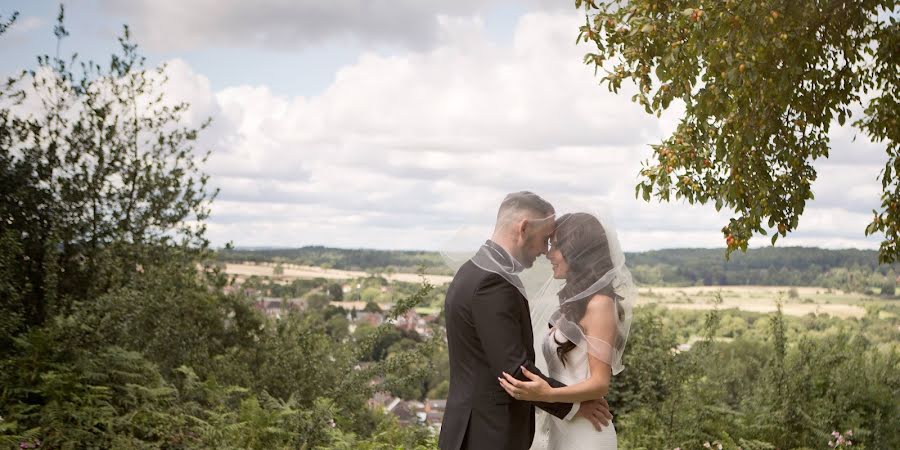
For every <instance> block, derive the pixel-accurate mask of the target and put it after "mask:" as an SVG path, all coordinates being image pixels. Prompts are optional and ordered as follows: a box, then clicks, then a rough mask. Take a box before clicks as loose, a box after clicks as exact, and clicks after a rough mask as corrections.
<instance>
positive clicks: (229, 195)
mask: <svg viewBox="0 0 900 450" xmlns="http://www.w3.org/2000/svg"><path fill="white" fill-rule="evenodd" d="M65 6H66V26H67V29H68V31H69V33H70V36H69V37H68V38H66V39H65V40H64V41H63V42H62V44H61V48H60V51H61V54H69V53H71V52H77V53H78V54H79V57H80V58H81V59H94V60H95V61H106V60H108V58H109V54H110V53H111V52H112V51H113V50H114V49H115V48H116V46H117V42H116V38H117V37H118V36H119V35H120V33H121V30H122V26H123V25H124V24H127V25H128V26H129V28H130V29H131V31H132V34H133V35H134V37H135V40H136V42H137V43H138V44H139V45H140V50H141V52H142V53H143V54H144V55H145V56H146V57H147V64H148V66H150V67H155V66H158V65H161V64H165V65H166V72H167V74H168V76H169V83H168V85H167V87H166V94H167V95H169V96H171V98H173V99H178V100H183V101H187V102H189V103H190V104H191V105H192V109H191V111H190V113H189V114H188V115H187V116H186V117H185V120H186V121H187V122H188V123H190V124H194V125H196V124H199V123H201V122H202V121H203V120H204V119H205V118H207V117H211V118H212V119H213V122H212V126H211V127H210V128H209V129H207V130H206V131H205V132H204V134H202V135H201V139H200V147H201V148H202V150H204V151H205V150H209V151H211V156H210V158H209V160H208V162H207V164H206V165H205V166H204V170H205V171H206V172H207V173H209V174H210V175H211V181H210V182H211V184H212V186H214V187H217V188H219V189H220V192H219V195H218V197H217V198H216V200H215V201H214V203H213V205H212V215H211V217H210V218H209V220H208V231H207V237H208V238H209V239H210V241H211V243H212V245H213V246H214V247H219V246H223V245H225V243H227V242H231V243H233V244H234V245H236V246H239V247H261V246H267V247H299V246H305V245H325V246H332V247H343V248H377V249H423V250H436V249H441V248H442V247H443V246H444V245H446V243H447V242H448V241H453V240H454V239H455V236H460V230H462V229H466V230H469V229H476V230H484V231H483V233H485V234H486V233H488V231H489V230H490V227H491V225H492V222H493V219H494V217H495V215H496V210H497V206H498V205H499V203H500V201H501V200H502V199H503V197H504V196H505V194H507V193H509V192H514V191H520V190H531V191H534V192H536V193H538V194H540V195H542V196H543V197H545V198H546V199H548V200H549V201H551V202H552V203H554V204H557V205H572V206H571V207H573V208H576V207H577V208H579V209H587V210H591V211H603V212H604V213H606V214H608V215H610V216H611V217H612V219H613V222H614V223H615V226H616V229H617V230H618V235H619V238H620V240H621V243H622V247H623V249H624V250H625V251H645V250H652V249H661V248H682V247H705V248H712V247H722V246H723V245H724V240H723V237H722V234H721V231H720V230H721V228H722V227H723V226H724V225H726V224H727V223H728V219H729V217H730V215H729V212H728V211H725V210H723V211H719V212H717V211H716V210H715V209H714V208H713V207H712V206H711V205H709V206H702V205H689V204H687V203H684V202H679V201H673V202H671V203H662V204H661V203H658V202H656V201H655V200H654V201H653V202H650V203H647V202H644V201H642V200H638V199H636V198H635V195H634V186H635V185H636V184H637V182H638V172H639V171H640V169H641V163H642V162H643V161H646V160H647V159H648V158H649V157H650V156H651V155H652V152H651V149H650V145H651V144H655V143H657V142H659V141H660V140H662V139H663V138H665V137H666V136H668V135H669V134H670V133H671V132H672V131H673V130H674V127H675V124H676V123H677V120H678V118H679V116H680V113H681V111H679V108H678V107H677V106H674V107H673V108H672V110H670V111H667V112H666V114H664V115H663V116H662V117H660V118H657V117H656V116H652V115H648V114H646V113H645V112H644V110H643V109H642V108H641V107H639V106H638V105H637V104H635V103H632V102H631V101H630V98H631V94H632V93H633V91H634V89H633V87H632V86H628V85H626V86H625V88H624V89H623V90H622V91H620V93H619V94H613V93H611V92H609V91H608V89H607V88H606V87H605V86H601V85H600V84H599V78H598V77H596V76H595V75H594V72H593V69H592V68H591V67H588V66H586V65H584V64H582V56H583V55H584V54H585V53H586V52H588V51H590V48H589V47H587V46H586V45H585V44H580V45H576V44H575V39H576V36H577V33H578V26H579V25H580V24H582V23H583V21H584V15H583V13H582V12H579V11H578V10H576V9H575V7H574V2H573V1H569V0H566V1H550V0H519V1H505V0H454V1H452V2H446V1H436V0H392V1H386V0H329V1H322V0H319V1H314V0H294V1H287V0H257V1H253V2H248V1H243V0H216V1H213V0H128V1H126V0H71V1H67V2H65ZM12 11H18V12H19V14H20V16H19V20H18V22H17V23H16V24H15V25H14V26H13V27H12V28H10V30H9V31H8V32H7V33H6V34H4V35H3V36H2V37H0V51H2V55H3V57H2V58H0V75H2V76H7V75H9V74H12V73H15V72H17V71H19V70H21V69H25V68H34V67H35V65H36V62H35V57H36V55H38V54H51V55H52V54H54V53H55V52H56V45H57V43H56V40H55V37H54V36H53V25H54V23H55V17H56V14H57V11H58V2H56V1H49V0H46V1H45V0H0V16H3V17H4V18H5V17H8V16H9V15H10V13H11V12H12ZM831 139H832V150H831V153H830V157H829V158H828V159H827V160H820V161H817V162H816V163H815V167H816V168H817V170H818V172H819V177H818V179H817V180H816V181H815V182H814V184H813V192H814V194H815V199H814V200H812V201H810V202H809V203H808V204H807V207H806V211H805V213H804V214H803V216H802V217H801V219H800V223H799V227H798V230H797V231H796V232H795V233H793V234H792V235H789V236H788V237H787V238H784V239H782V240H779V242H778V244H777V245H778V246H786V245H796V246H815V247H823V248H866V249H872V248H877V247H878V244H879V237H878V236H873V237H869V238H867V237H865V236H864V229H865V226H866V225H867V224H868V222H869V220H870V219H871V216H872V210H873V209H874V208H876V207H877V206H878V204H879V196H880V192H881V184H880V182H879V181H878V180H877V179H876V177H877V175H878V173H879V171H880V170H881V168H882V167H883V165H884V162H885V160H886V155H885V151H884V145H883V144H873V143H871V142H869V141H868V140H867V139H866V137H865V136H864V135H861V134H858V133H857V131H856V130H855V129H853V128H852V127H851V126H850V125H849V124H847V125H845V126H839V125H838V124H837V123H835V124H834V126H833V127H832V130H831ZM475 234H477V233H475ZM487 237H488V236H487V235H485V236H484V238H487ZM768 244H769V241H768V239H766V238H765V237H758V238H755V239H754V240H753V241H751V246H754V247H758V246H765V245H768Z"/></svg>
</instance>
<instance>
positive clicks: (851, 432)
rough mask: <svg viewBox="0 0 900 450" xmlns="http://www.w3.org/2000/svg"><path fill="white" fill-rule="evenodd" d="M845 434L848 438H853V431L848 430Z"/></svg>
mask: <svg viewBox="0 0 900 450" xmlns="http://www.w3.org/2000/svg"><path fill="white" fill-rule="evenodd" d="M844 434H846V435H847V436H853V430H847V432H846V433H844Z"/></svg>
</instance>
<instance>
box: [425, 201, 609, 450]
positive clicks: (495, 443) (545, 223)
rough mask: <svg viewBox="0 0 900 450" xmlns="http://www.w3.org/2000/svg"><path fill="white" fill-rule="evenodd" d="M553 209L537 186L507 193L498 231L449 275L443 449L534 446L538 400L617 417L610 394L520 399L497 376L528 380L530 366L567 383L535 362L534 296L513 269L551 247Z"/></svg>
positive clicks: (566, 411) (603, 419)
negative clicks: (530, 298) (583, 398)
mask: <svg viewBox="0 0 900 450" xmlns="http://www.w3.org/2000/svg"><path fill="white" fill-rule="evenodd" d="M554 214H555V211H554V210H553V206H551V205H550V203H548V202H547V201H546V200H544V199H542V198H541V197H539V196H538V195H536V194H533V193H531V192H527V191H523V192H516V193H512V194H509V195H507V196H506V198H505V199H504V200H503V202H502V203H501V204H500V210H499V212H498V213H497V223H496V225H495V227H494V234H493V236H492V237H491V239H490V240H489V241H487V242H486V243H485V244H484V246H482V248H481V250H479V253H478V254H476V256H475V257H473V258H472V259H471V260H469V261H468V262H466V263H465V264H463V265H462V267H460V268H459V270H458V271H457V272H456V276H454V277H453V281H452V282H451V283H450V287H449V289H448V290H447V297H446V300H445V302H444V312H445V314H446V321H447V341H448V347H449V351H450V393H449V395H448V398H447V408H446V411H445V413H444V421H443V423H442V424H441V435H440V441H439V447H440V448H441V449H442V450H458V449H485V450H506V449H510V450H520V449H521V450H525V449H528V448H529V447H530V446H531V442H532V440H533V439H534V427H535V425H534V422H535V420H534V407H535V406H537V407H539V408H541V409H543V410H545V411H547V412H548V413H550V414H553V415H554V416H556V417H558V418H560V419H563V420H571V419H572V418H574V417H576V416H582V417H585V418H586V419H588V420H590V421H591V422H592V423H593V424H594V426H595V427H596V428H597V429H598V430H599V429H600V427H601V426H606V425H608V424H609V419H611V418H612V416H611V415H610V414H609V407H608V405H607V404H606V401H605V400H598V401H591V402H583V403H581V404H580V405H579V404H577V403H576V404H574V405H573V404H571V403H542V402H526V401H520V400H517V399H514V398H512V397H510V396H509V395H508V394H507V393H506V392H505V391H504V390H503V388H501V387H500V383H499V381H498V380H497V378H498V377H499V376H501V373H502V372H506V373H509V374H512V375H513V376H514V377H516V378H518V379H520V380H527V378H526V377H525V376H524V375H523V374H522V370H521V367H522V366H524V367H525V368H526V369H528V370H529V371H531V372H532V373H534V374H537V375H539V376H541V377H542V378H544V379H546V380H547V382H548V383H549V384H550V385H551V386H553V387H560V386H564V385H563V384H562V383H560V382H559V381H556V380H554V379H552V378H548V377H547V376H545V375H543V374H542V373H541V372H540V371H539V370H538V369H537V367H535V366H534V347H533V334H532V331H531V330H532V329H531V316H530V314H529V310H528V301H527V300H526V299H525V296H524V295H523V294H522V292H521V291H520V289H519V288H517V286H519V287H521V282H520V281H519V279H518V277H517V276H516V275H515V274H516V273H519V272H521V271H522V270H524V269H525V268H528V267H531V265H532V264H533V263H534V260H535V258H537V257H538V256H540V255H542V254H544V253H546V252H547V241H548V239H549V238H550V236H551V235H552V234H553V230H554V218H553V216H554ZM475 261H490V262H491V264H493V265H494V266H490V265H488V264H477V263H476V262H475ZM486 266H488V269H487V270H486V268H485V267H486Z"/></svg>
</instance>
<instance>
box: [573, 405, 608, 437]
mask: <svg viewBox="0 0 900 450" xmlns="http://www.w3.org/2000/svg"><path fill="white" fill-rule="evenodd" d="M575 416H576V417H578V416H581V417H584V418H585V419H587V420H589V421H590V422H591V423H592V424H594V428H596V429H597V431H603V427H605V426H609V422H610V421H611V420H612V413H610V412H609V403H606V399H605V398H601V399H600V400H588V401H586V402H581V408H579V409H578V412H577V413H575Z"/></svg>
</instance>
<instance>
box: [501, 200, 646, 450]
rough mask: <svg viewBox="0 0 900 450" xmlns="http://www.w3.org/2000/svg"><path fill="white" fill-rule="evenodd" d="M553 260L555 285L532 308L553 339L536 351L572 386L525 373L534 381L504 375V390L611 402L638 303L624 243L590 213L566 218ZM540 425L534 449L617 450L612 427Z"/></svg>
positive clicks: (547, 398) (534, 397)
mask: <svg viewBox="0 0 900 450" xmlns="http://www.w3.org/2000/svg"><path fill="white" fill-rule="evenodd" d="M604 222H605V223H604ZM547 259H549V261H550V263H551V266H552V269H553V278H554V280H551V281H550V282H548V283H547V284H546V285H545V286H544V288H543V289H542V291H541V293H540V294H539V295H537V296H536V298H531V299H529V302H530V303H531V305H530V306H531V308H532V317H533V323H534V324H535V328H541V327H543V329H544V330H547V327H548V325H549V332H547V333H543V332H541V333H540V334H538V333H537V332H536V333H535V336H536V339H537V336H541V335H543V338H542V339H541V342H540V344H539V345H540V347H539V348H538V350H539V352H538V353H539V354H542V355H543V359H544V360H545V361H546V362H545V366H544V367H542V369H543V368H546V370H547V373H548V375H549V376H550V377H552V378H555V379H557V380H559V381H561V382H563V383H566V384H567V386H566V387H562V388H552V387H551V386H550V385H549V384H547V382H546V381H544V380H543V379H542V378H540V377H537V376H533V375H532V374H531V373H529V372H528V371H527V370H524V369H523V372H524V373H525V374H526V376H528V377H529V379H530V380H531V381H519V380H517V379H515V378H513V377H511V376H509V375H508V374H504V377H503V378H500V384H501V385H502V386H503V388H504V389H505V390H506V391H507V392H508V393H509V394H510V395H512V396H513V397H515V398H518V399H521V400H531V401H544V402H568V403H575V402H582V401H587V400H594V399H598V398H602V397H605V396H606V394H607V393H608V392H609V383H610V379H611V377H612V375H614V374H617V373H619V372H621V371H622V369H623V366H622V352H623V350H624V348H625V341H626V339H627V336H628V331H629V327H630V323H631V308H632V305H633V304H634V300H635V298H636V290H635V289H634V283H633V282H632V279H631V274H630V273H629V271H628V269H627V268H626V267H625V258H624V254H623V253H622V251H621V248H620V247H619V243H618V239H617V238H616V236H615V233H614V232H613V231H612V229H611V227H610V226H609V225H608V221H603V220H602V219H600V218H598V217H597V216H594V215H591V214H587V213H573V214H565V215H562V216H560V217H559V219H557V228H556V232H555V233H554V236H553V237H552V238H551V241H550V249H549V251H548V253H547ZM536 331H537V330H536ZM539 367H540V364H539ZM539 424H540V426H539V430H538V434H537V436H536V437H535V444H534V446H533V447H532V448H538V447H540V448H543V446H546V448H548V449H552V450H556V449H560V450H562V449H575V450H577V449H591V450H612V449H616V448H617V441H616V430H615V425H614V424H612V423H610V425H609V426H608V427H606V428H604V429H603V430H602V431H600V432H598V431H597V430H595V429H594V427H593V426H592V425H591V424H590V422H588V421H587V420H584V419H575V420H566V421H564V420H559V419H557V418H555V417H550V416H546V415H545V416H544V417H542V418H540V420H539ZM542 435H543V436H542Z"/></svg>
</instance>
